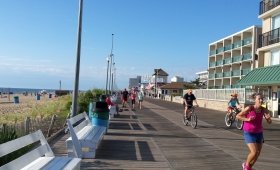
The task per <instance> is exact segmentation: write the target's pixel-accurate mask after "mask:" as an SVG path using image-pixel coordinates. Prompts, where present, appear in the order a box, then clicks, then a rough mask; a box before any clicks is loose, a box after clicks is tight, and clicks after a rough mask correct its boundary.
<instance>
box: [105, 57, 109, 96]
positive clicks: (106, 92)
mask: <svg viewBox="0 0 280 170" xmlns="http://www.w3.org/2000/svg"><path fill="white" fill-rule="evenodd" d="M106 60H107V75H106V91H105V94H106V95H107V94H108V72H109V61H110V58H109V57H107V58H106Z"/></svg>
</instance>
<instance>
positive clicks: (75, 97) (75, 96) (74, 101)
mask: <svg viewBox="0 0 280 170" xmlns="http://www.w3.org/2000/svg"><path fill="white" fill-rule="evenodd" d="M82 16H83V0H80V6H79V16H78V24H79V25H78V43H77V60H76V74H75V83H74V92H73V99H72V112H71V117H74V116H75V115H76V114H77V112H78V109H77V108H78V107H77V104H78V92H79V74H80V55H81V38H82Z"/></svg>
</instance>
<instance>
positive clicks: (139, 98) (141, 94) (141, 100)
mask: <svg viewBox="0 0 280 170" xmlns="http://www.w3.org/2000/svg"><path fill="white" fill-rule="evenodd" d="M137 96H138V102H139V109H140V110H141V109H142V103H143V100H144V94H143V92H142V91H139V92H138V94H137Z"/></svg>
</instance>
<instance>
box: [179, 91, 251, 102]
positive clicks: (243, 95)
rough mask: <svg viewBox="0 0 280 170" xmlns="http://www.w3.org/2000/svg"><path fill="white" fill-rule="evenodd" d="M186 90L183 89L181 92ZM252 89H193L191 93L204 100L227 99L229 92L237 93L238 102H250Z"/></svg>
mask: <svg viewBox="0 0 280 170" xmlns="http://www.w3.org/2000/svg"><path fill="white" fill-rule="evenodd" d="M186 92H187V91H185V90H184V92H183V94H185V93H186ZM253 92H254V91H253V90H252V89H245V88H237V89H195V90H193V93H194V94H195V96H196V98H197V99H206V100H220V101H228V100H229V99H230V94H232V93H237V94H238V100H239V102H240V103H247V102H250V95H251V94H252V93H253Z"/></svg>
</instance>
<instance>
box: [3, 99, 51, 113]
mask: <svg viewBox="0 0 280 170" xmlns="http://www.w3.org/2000/svg"><path fill="white" fill-rule="evenodd" d="M14 96H18V97H19V103H14ZM54 99H55V98H54V97H53V98H49V95H42V96H40V100H37V99H36V96H34V95H32V96H31V95H30V94H29V95H27V96H25V95H22V94H11V95H10V96H8V95H2V97H1V96H0V114H9V113H24V112H28V110H29V109H31V108H33V107H35V106H36V105H43V104H45V103H46V102H48V101H51V100H54Z"/></svg>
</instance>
